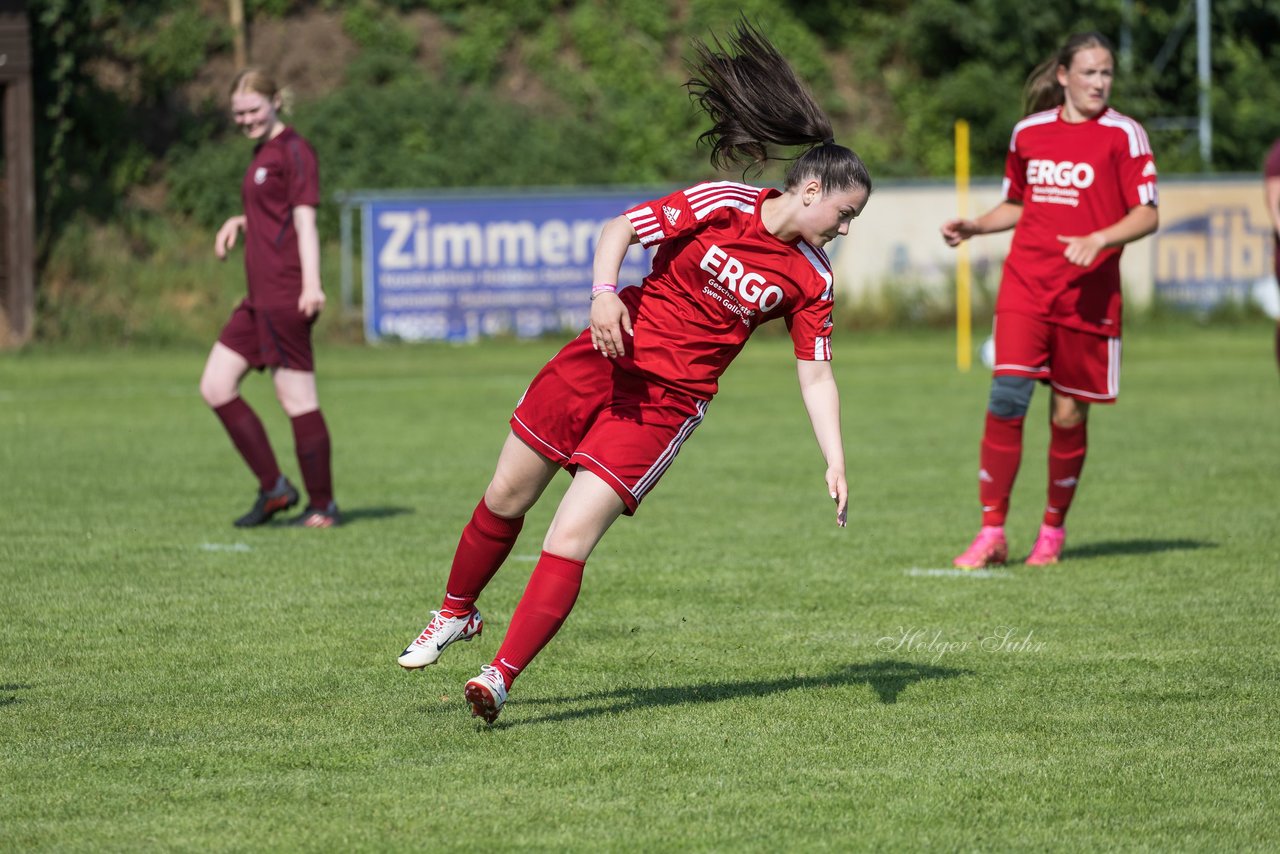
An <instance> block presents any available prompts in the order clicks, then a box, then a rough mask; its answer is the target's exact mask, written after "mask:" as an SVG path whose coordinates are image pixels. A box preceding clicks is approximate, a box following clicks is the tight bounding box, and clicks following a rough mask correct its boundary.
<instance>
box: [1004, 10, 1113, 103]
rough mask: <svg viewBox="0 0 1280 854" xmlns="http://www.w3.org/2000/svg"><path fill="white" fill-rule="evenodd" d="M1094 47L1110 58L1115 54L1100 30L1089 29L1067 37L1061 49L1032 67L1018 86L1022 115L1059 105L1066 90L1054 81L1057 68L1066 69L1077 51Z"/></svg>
mask: <svg viewBox="0 0 1280 854" xmlns="http://www.w3.org/2000/svg"><path fill="white" fill-rule="evenodd" d="M1095 47H1100V48H1102V49H1103V50H1105V51H1107V52H1108V53H1110V54H1111V56H1112V57H1114V56H1115V55H1116V51H1115V48H1113V47H1112V46H1111V42H1110V40H1108V39H1107V37H1106V36H1104V35H1103V34H1102V33H1100V32H1097V31H1096V30H1091V31H1090V32H1087V33H1076V34H1075V35H1073V36H1071V37H1070V38H1069V39H1067V41H1066V44H1064V45H1063V46H1062V49H1061V50H1059V51H1058V52H1057V53H1056V54H1054V55H1053V56H1051V57H1049V58H1048V59H1046V60H1045V61H1044V62H1042V63H1040V64H1039V65H1037V66H1036V67H1035V68H1034V69H1032V71H1031V74H1030V75H1028V76H1027V82H1026V83H1025V84H1024V85H1023V87H1022V105H1023V115H1027V116H1029V115H1031V114H1032V113H1038V112H1041V111H1042V110H1048V109H1051V108H1053V107H1061V106H1062V105H1063V103H1064V102H1065V101H1066V100H1067V93H1066V92H1064V91H1063V89H1062V84H1061V83H1059V82H1058V69H1059V68H1070V67H1071V61H1072V60H1073V59H1075V56H1076V54H1077V53H1079V52H1080V51H1082V50H1090V49H1092V48H1095Z"/></svg>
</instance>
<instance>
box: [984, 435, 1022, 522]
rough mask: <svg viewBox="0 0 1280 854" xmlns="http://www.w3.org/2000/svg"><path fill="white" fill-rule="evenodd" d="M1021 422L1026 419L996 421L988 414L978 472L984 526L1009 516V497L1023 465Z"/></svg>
mask: <svg viewBox="0 0 1280 854" xmlns="http://www.w3.org/2000/svg"><path fill="white" fill-rule="evenodd" d="M1022 422H1023V416H1018V417H1017V418H997V417H996V416H995V415H992V414H991V413H990V412H988V413H987V424H986V428H985V429H984V430H983V433H982V452H981V457H980V458H981V462H982V468H981V470H980V471H979V472H978V498H979V499H980V500H981V501H982V524H983V525H994V526H1000V525H1003V524H1004V519H1005V516H1006V515H1008V513H1009V494H1010V493H1011V492H1013V481H1014V479H1015V478H1017V476H1018V465H1019V464H1020V463H1021V462H1022Z"/></svg>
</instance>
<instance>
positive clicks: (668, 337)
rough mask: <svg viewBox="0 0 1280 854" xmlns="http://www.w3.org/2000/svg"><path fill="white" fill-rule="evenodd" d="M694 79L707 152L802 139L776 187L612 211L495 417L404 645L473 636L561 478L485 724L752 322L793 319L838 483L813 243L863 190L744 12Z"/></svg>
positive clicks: (755, 149)
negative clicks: (504, 409)
mask: <svg viewBox="0 0 1280 854" xmlns="http://www.w3.org/2000/svg"><path fill="white" fill-rule="evenodd" d="M695 46H696V49H697V52H698V63H697V65H696V66H695V69H694V73H695V78H694V79H693V80H691V81H690V84H689V86H690V89H691V91H692V92H693V93H694V95H695V96H696V97H697V98H698V101H699V103H700V104H701V106H702V108H703V109H704V110H705V111H706V112H707V113H708V114H709V115H710V116H711V118H712V119H713V120H714V122H715V125H714V127H713V128H712V129H711V130H710V131H708V132H706V133H705V134H703V136H702V139H704V140H707V141H709V142H710V143H711V146H712V162H713V163H714V164H716V165H727V164H729V163H734V162H737V163H746V164H751V163H760V162H762V161H764V160H765V159H766V158H767V157H768V153H767V151H766V145H768V144H776V145H803V146H807V149H808V150H807V151H805V152H804V153H803V154H802V155H801V156H799V157H798V158H797V159H796V160H795V161H794V162H793V164H792V166H791V168H790V170H789V172H788V175H787V179H786V188H785V190H783V191H781V192H779V191H778V190H773V189H758V188H756V187H750V186H746V185H744V184H739V183H734V182H728V181H724V182H716V183H708V184H700V185H698V186H695V187H691V188H689V189H687V190H683V191H680V192H677V193H672V194H671V195H669V196H667V197H665V198H662V199H657V200H654V201H651V202H647V203H645V204H641V205H637V206H636V207H633V208H632V209H630V210H628V211H626V212H625V213H624V214H622V215H620V216H618V217H616V218H614V219H612V220H610V221H609V222H608V223H607V224H606V225H605V227H604V230H603V231H602V233H601V236H600V240H599V242H598V244H597V247H596V255H595V263H594V282H595V284H594V286H593V287H592V294H591V300H592V303H591V325H590V327H589V328H588V329H586V330H585V331H584V332H583V333H582V334H581V335H580V336H578V337H577V338H576V339H574V340H573V341H572V342H570V343H569V344H568V345H566V346H565V347H564V349H562V350H561V351H560V352H559V353H558V354H557V355H556V356H555V357H554V358H552V359H551V361H550V362H548V363H547V365H546V366H545V367H544V368H543V369H542V370H541V371H540V372H539V373H538V375H537V376H536V377H534V379H533V382H532V384H531V385H530V386H529V388H528V390H527V391H526V392H525V393H524V396H523V397H522V398H521V400H520V402H519V403H518V404H517V406H516V410H515V414H514V415H513V416H512V418H511V433H510V435H508V437H507V440H506V444H505V445H504V446H503V449H502V452H501V454H500V456H499V458H498V465H497V471H496V472H495V474H494V476H493V480H492V481H491V482H490V483H489V486H488V488H487V489H486V490H485V494H484V498H483V500H481V501H480V503H479V504H478V505H477V506H476V508H475V512H474V513H473V515H472V517H471V521H470V522H469V523H468V524H467V525H466V527H465V528H464V529H463V532H462V537H461V540H460V542H459V543H458V548H457V551H456V553H455V555H454V559H453V565H452V568H451V569H450V572H449V578H448V582H447V583H446V587H445V591H446V592H445V596H444V601H443V603H442V605H441V606H440V610H439V611H436V612H434V613H433V618H432V620H431V621H430V623H429V624H428V625H427V627H426V629H424V630H423V632H422V633H421V635H419V637H418V638H417V639H416V640H415V641H413V643H411V644H409V646H408V647H407V648H406V649H405V650H404V652H403V653H401V655H400V657H399V664H400V665H401V666H402V667H405V668H407V669H419V668H422V667H425V666H427V665H429V664H433V663H434V662H435V661H436V659H437V658H438V657H439V655H440V652H441V651H442V650H443V649H444V648H445V647H447V646H448V645H449V644H452V643H454V642H456V641H459V640H469V639H471V638H472V637H475V636H476V635H478V634H480V630H481V626H482V622H481V618H480V613H479V611H477V610H476V607H475V603H476V598H477V597H478V596H479V595H480V593H481V591H482V590H483V589H484V587H485V585H486V584H487V583H488V582H489V580H490V578H492V577H493V574H494V573H495V572H497V570H498V568H499V567H500V566H501V565H502V562H503V561H504V560H505V559H506V557H507V555H508V554H509V553H510V551H511V548H512V546H513V545H514V544H515V540H516V536H517V535H518V534H519V532H520V528H521V525H522V524H523V520H524V516H525V513H526V511H528V510H529V508H530V507H532V506H533V504H534V502H535V501H537V499H538V497H539V495H541V494H542V491H543V489H544V488H545V487H546V486H547V484H548V483H549V482H550V481H551V479H552V477H553V476H554V475H555V473H556V472H557V471H558V470H559V469H561V468H564V469H566V470H568V471H569V472H570V473H571V474H572V475H573V482H572V483H571V484H570V486H569V488H568V490H567V491H566V492H565V495H564V497H563V499H562V500H561V502H560V505H559V507H558V508H557V510H556V513H555V517H554V518H553V519H552V522H551V527H550V529H549V530H548V531H547V534H546V537H545V538H544V540H543V544H542V554H541V557H540V559H539V560H538V563H537V566H536V567H535V568H534V570H533V574H532V576H531V577H530V578H529V583H528V586H527V587H526V588H525V592H524V595H523V596H522V597H521V599H520V602H519V604H518V605H517V606H516V609H515V613H514V614H513V616H512V618H511V624H510V627H509V628H508V630H507V634H506V637H505V638H504V639H503V641H502V644H501V646H500V647H499V648H498V651H497V654H496V655H495V656H494V658H493V662H492V664H487V665H485V666H484V667H483V668H482V670H481V672H480V675H479V676H477V677H476V678H474V679H472V680H471V681H469V682H468V683H467V684H466V688H465V696H466V698H467V701H468V703H469V704H470V706H471V711H472V714H474V715H477V716H480V717H483V718H484V719H485V720H486V721H488V722H490V723H492V722H493V720H494V719H495V718H496V717H497V716H498V712H499V711H500V710H501V709H502V706H503V703H504V702H505V701H506V698H507V692H508V690H509V689H510V688H511V684H512V682H513V681H514V680H515V678H516V677H517V676H518V675H519V674H520V673H521V672H522V671H523V670H524V669H525V667H527V666H528V664H529V662H530V661H532V660H533V658H534V656H535V655H537V653H538V652H539V650H541V649H542V647H543V646H544V645H545V644H546V643H547V642H548V641H550V640H551V638H552V637H553V636H554V635H555V634H556V632H557V631H558V630H559V628H560V626H561V624H562V623H563V622H564V620H565V618H566V617H567V616H568V615H569V611H570V609H571V608H572V607H573V604H574V602H575V601H576V599H577V597H578V591H579V589H580V587H581V584H582V575H583V567H584V566H585V562H586V560H587V557H588V556H589V555H590V554H591V551H592V549H594V548H595V546H596V543H597V542H599V540H600V538H601V537H602V536H603V535H604V533H605V531H606V530H607V529H608V528H609V526H610V525H612V524H613V522H614V520H616V519H617V518H618V517H619V516H620V515H623V514H627V515H630V514H632V513H634V512H635V511H636V509H637V507H638V506H639V504H640V501H641V500H642V499H643V498H644V497H645V495H647V494H648V493H649V491H650V490H652V489H653V487H654V486H655V485H656V483H657V482H658V479H659V478H661V477H662V475H663V473H664V472H666V470H667V468H668V467H669V466H670V465H671V463H672V461H673V460H674V458H675V456H676V454H677V452H678V451H679V450H680V449H681V447H682V446H683V444H684V442H685V441H686V440H687V439H688V438H689V436H690V434H691V433H692V432H693V430H694V428H696V427H697V426H698V424H699V423H700V422H701V421H702V418H703V416H704V415H705V413H706V410H707V406H708V403H709V401H710V400H711V398H712V396H713V395H714V394H715V393H716V389H717V383H718V380H719V377H720V375H721V374H722V373H723V372H724V370H725V368H727V367H728V365H729V363H730V362H731V361H732V360H733V358H734V357H735V356H736V355H737V354H738V352H739V351H740V350H741V349H742V347H743V345H744V344H745V343H746V341H747V338H748V337H749V336H750V335H751V333H752V332H753V331H755V329H756V328H757V327H758V326H760V324H762V323H765V322H767V321H769V320H774V319H777V318H782V319H783V320H785V322H786V324H787V327H788V328H789V330H790V332H791V338H792V342H793V344H794V352H795V357H796V360H797V361H796V366H797V373H798V376H799V381H800V390H801V397H802V399H803V401H804V404H805V408H806V410H807V412H808V415H809V419H810V422H811V423H812V425H813V429H814V433H815V435H816V437H817V440H818V446H819V448H820V450H821V451H822V454H823V457H824V458H825V460H826V464H827V468H826V474H825V479H826V487H827V492H828V494H829V495H830V497H831V499H833V500H834V501H835V509H836V522H837V524H839V525H841V526H843V525H844V524H845V514H846V503H847V501H848V484H847V482H846V479H845V464H844V446H843V443H842V440H841V436H840V401H839V395H838V392H837V389H836V383H835V378H834V375H833V373H832V370H831V362H830V359H831V348H830V336H831V311H832V276H831V265H830V262H829V261H828V259H827V256H826V254H825V253H824V252H823V251H822V247H823V246H824V245H825V244H826V243H828V242H829V241H831V240H833V239H835V238H836V237H838V236H839V235H842V234H845V233H847V232H848V230H849V223H850V222H851V221H852V220H853V219H854V217H856V216H857V215H858V214H859V213H861V211H862V209H863V207H864V206H865V205H866V203H867V197H868V195H869V194H870V192H871V177H870V175H869V174H868V172H867V169H866V166H865V165H863V163H862V161H861V160H860V159H859V158H858V156H857V155H856V154H854V153H853V152H852V151H850V150H849V149H848V148H845V147H843V146H840V145H836V144H835V141H834V139H833V136H832V129H831V122H830V120H829V119H828V118H827V117H826V115H824V114H823V112H822V110H821V109H819V108H818V106H817V105H816V104H815V103H814V102H813V100H812V97H811V96H810V95H809V93H808V92H807V91H806V90H805V88H804V87H803V85H802V84H801V83H800V82H799V80H797V79H796V77H795V75H794V73H793V72H792V70H791V68H790V66H788V65H787V63H786V61H785V60H784V59H783V58H782V57H781V56H780V55H778V53H777V51H776V50H775V49H774V48H773V46H772V45H771V44H769V42H768V41H767V40H766V39H765V38H764V37H763V36H762V35H761V34H760V33H759V32H757V31H756V30H755V29H754V28H752V27H750V26H749V25H748V24H746V23H745V22H744V23H742V24H740V25H739V27H738V29H737V31H736V33H735V34H734V35H733V37H732V38H731V39H730V50H724V49H721V46H720V44H719V42H716V48H717V49H716V50H712V49H711V48H709V47H708V46H707V45H705V44H703V43H701V42H698V43H695ZM635 243H641V244H642V245H644V246H656V247H658V251H657V253H656V256H655V259H654V264H653V270H652V272H651V273H650V274H649V275H648V276H646V277H645V279H644V281H643V283H641V285H640V286H639V287H631V288H624V289H623V290H622V291H620V292H618V291H617V286H616V284H615V283H616V282H617V281H618V278H617V277H618V272H619V269H620V267H621V264H622V260H623V257H624V256H625V255H626V252H627V249H628V247H629V246H631V245H632V244H635Z"/></svg>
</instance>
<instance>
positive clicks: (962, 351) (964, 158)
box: [956, 119, 973, 371]
mask: <svg viewBox="0 0 1280 854" xmlns="http://www.w3.org/2000/svg"><path fill="white" fill-rule="evenodd" d="M956 196H957V199H958V202H959V208H960V210H959V216H960V218H961V219H963V218H965V217H967V216H968V215H969V123H968V122H967V121H965V120H964V119H956ZM956 251H957V253H958V254H957V255H956V367H957V368H958V369H960V370H961V371H967V370H969V366H970V364H971V362H972V360H973V345H972V341H971V338H972V332H971V330H970V320H971V317H970V315H971V311H970V307H969V274H970V270H969V241H967V240H966V241H964V242H963V243H961V244H960V245H959V246H958V247H957V249H956Z"/></svg>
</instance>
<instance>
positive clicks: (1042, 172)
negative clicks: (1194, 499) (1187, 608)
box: [942, 33, 1159, 569]
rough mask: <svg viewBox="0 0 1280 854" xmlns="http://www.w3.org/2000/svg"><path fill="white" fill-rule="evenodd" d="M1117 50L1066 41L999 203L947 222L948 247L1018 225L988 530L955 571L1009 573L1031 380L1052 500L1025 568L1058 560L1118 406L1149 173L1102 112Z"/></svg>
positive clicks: (1132, 128)
mask: <svg viewBox="0 0 1280 854" xmlns="http://www.w3.org/2000/svg"><path fill="white" fill-rule="evenodd" d="M1114 66H1115V60H1114V51H1112V49H1111V45H1110V43H1109V42H1108V41H1107V40H1106V38H1105V37H1104V36H1102V35H1100V34H1098V33H1082V34H1078V35H1075V36H1072V37H1071V38H1070V39H1068V40H1067V42H1066V44H1065V45H1064V46H1063V48H1062V50H1061V51H1060V52H1059V53H1058V54H1057V55H1056V56H1053V57H1051V58H1050V59H1048V60H1047V61H1046V62H1044V63H1042V64H1041V65H1040V66H1039V67H1038V68H1037V69H1036V70H1035V71H1034V72H1032V74H1031V77H1030V78H1028V80H1027V107H1028V110H1027V112H1028V115H1027V117H1026V118H1024V119H1023V120H1022V121H1020V122H1019V123H1018V124H1017V125H1016V126H1015V127H1014V129H1013V136H1012V139H1011V140H1010V143H1009V154H1008V157H1007V158H1006V164H1005V179H1004V201H1002V202H1001V203H1000V204H999V205H997V206H996V207H995V208H993V209H992V210H990V211H988V212H987V213H985V214H983V215H982V216H980V217H978V218H977V219H976V220H969V219H953V220H950V221H948V222H946V223H944V224H943V226H942V236H943V238H944V239H945V240H946V242H947V244H948V245H950V246H956V245H958V244H959V243H960V242H961V241H963V240H967V239H968V238H970V237H972V236H974V235H975V234H991V233H993V232H998V231H1005V230H1007V229H1009V228H1013V229H1014V232H1013V245H1012V247H1011V248H1010V250H1009V256H1008V258H1007V259H1006V260H1005V265H1004V276H1003V278H1002V279H1001V281H1000V293H999V296H998V297H997V299H996V311H995V369H994V372H993V373H994V377H993V380H992V384H991V397H990V400H989V402H988V405H987V419H986V427H985V430H984V432H983V437H982V451H981V468H980V470H979V472H978V492H979V497H980V499H981V501H982V528H981V530H980V531H979V532H978V536H977V537H976V538H975V539H974V540H973V543H972V544H971V545H970V546H969V548H968V549H966V550H965V552H964V553H963V554H961V555H960V556H959V557H957V558H956V559H955V561H954V563H955V565H956V566H959V567H963V568H965V569H977V568H980V567H984V566H988V565H990V564H1001V563H1004V562H1005V560H1006V559H1007V556H1008V546H1007V545H1006V541H1005V535H1004V521H1005V516H1006V514H1007V513H1008V510H1009V494H1010V492H1011V491H1012V489H1013V482H1014V478H1015V477H1016V476H1017V473H1018V465H1019V462H1020V461H1021V458H1022V422H1023V418H1024V417H1025V415H1026V412H1027V408H1028V406H1029V405H1030V402H1031V392H1032V390H1033V389H1034V386H1035V382H1036V381H1037V380H1039V381H1041V382H1046V383H1048V384H1049V385H1050V386H1052V388H1053V398H1052V401H1051V405H1050V412H1049V420H1050V430H1051V438H1050V441H1049V490H1048V491H1049V495H1048V504H1047V506H1046V508H1045V512H1044V519H1043V523H1042V524H1041V526H1040V534H1039V536H1038V537H1037V539H1036V542H1035V545H1034V547H1033V548H1032V549H1031V554H1030V556H1029V557H1028V558H1027V560H1026V562H1027V564H1029V565H1031V566H1041V565H1045V564H1052V563H1057V561H1058V558H1059V556H1060V555H1061V553H1062V546H1063V542H1064V540H1065V537H1066V531H1065V529H1064V527H1063V523H1064V521H1065V519H1066V515H1067V510H1068V508H1069V507H1070V506H1071V500H1072V498H1073V497H1074V495H1075V490H1076V484H1077V482H1078V480H1079V478H1080V472H1081V470H1082V469H1083V467H1084V458H1085V447H1086V442H1085V438H1086V432H1085V430H1086V424H1087V420H1088V416H1089V406H1090V405H1091V404H1093V403H1114V402H1115V400H1116V396H1117V394H1118V393H1119V377H1120V253H1121V251H1122V247H1123V246H1124V245H1125V244H1126V243H1130V242H1132V241H1134V240H1137V239H1138V238H1140V237H1144V236H1146V235H1148V234H1150V233H1152V232H1153V231H1155V230H1156V226H1157V225H1158V221H1159V219H1158V215H1157V213H1156V166H1155V160H1154V159H1153V157H1152V154H1151V145H1150V143H1149V142H1148V141H1147V134H1146V131H1144V130H1143V129H1142V126H1141V125H1140V124H1138V123H1137V122H1136V121H1134V120H1133V119H1131V118H1129V117H1128V116H1124V115H1121V114H1120V113H1118V112H1116V111H1115V110H1113V109H1111V108H1110V107H1109V106H1107V100H1108V98H1109V97H1110V95H1111V80H1112V73H1113V69H1114Z"/></svg>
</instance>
